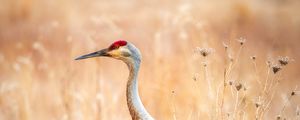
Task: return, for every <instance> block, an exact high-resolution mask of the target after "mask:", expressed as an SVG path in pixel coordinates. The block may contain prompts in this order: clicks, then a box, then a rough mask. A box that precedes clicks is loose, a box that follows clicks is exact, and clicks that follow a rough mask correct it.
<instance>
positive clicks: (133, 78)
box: [125, 59, 153, 120]
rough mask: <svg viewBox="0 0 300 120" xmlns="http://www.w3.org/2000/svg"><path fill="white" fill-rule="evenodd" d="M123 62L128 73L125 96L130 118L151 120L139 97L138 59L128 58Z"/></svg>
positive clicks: (133, 119)
mask: <svg viewBox="0 0 300 120" xmlns="http://www.w3.org/2000/svg"><path fill="white" fill-rule="evenodd" d="M125 63H126V64H127V66H128V68H129V73H130V74H129V78H128V82H127V90H126V96H127V105H128V108H129V111H130V115H131V117H132V120H153V118H152V117H151V116H150V114H149V113H148V112H147V111H146V109H145V107H144V105H143V104H142V102H141V99H140V97H139V92H138V80H137V75H138V71H139V67H140V59H138V60H129V61H126V62H125Z"/></svg>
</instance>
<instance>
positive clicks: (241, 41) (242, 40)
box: [237, 37, 246, 45]
mask: <svg viewBox="0 0 300 120" xmlns="http://www.w3.org/2000/svg"><path fill="white" fill-rule="evenodd" d="M237 41H238V42H239V43H240V45H244V43H245V42H246V39H245V38H243V37H240V38H239V39H238V40H237Z"/></svg>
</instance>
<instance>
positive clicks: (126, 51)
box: [119, 47, 130, 57]
mask: <svg viewBox="0 0 300 120" xmlns="http://www.w3.org/2000/svg"><path fill="white" fill-rule="evenodd" d="M119 50H120V53H121V55H122V56H124V57H129V56H130V51H129V50H128V49H126V47H121V48H120V49H119Z"/></svg>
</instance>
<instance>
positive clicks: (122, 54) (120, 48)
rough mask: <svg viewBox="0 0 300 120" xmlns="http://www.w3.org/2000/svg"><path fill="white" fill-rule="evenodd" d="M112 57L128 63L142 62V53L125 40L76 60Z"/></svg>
mask: <svg viewBox="0 0 300 120" xmlns="http://www.w3.org/2000/svg"><path fill="white" fill-rule="evenodd" d="M101 56H104V57H112V58H115V59H119V60H122V61H124V62H125V63H127V62H128V61H140V59H141V54H140V51H139V50H138V49H137V48H136V47H135V46H134V45H133V44H131V43H129V42H127V41H125V40H117V41H115V42H114V43H112V44H111V45H110V46H109V47H108V48H105V49H102V50H99V51H96V52H93V53H89V54H86V55H82V56H80V57H78V58H76V59H75V60H81V59H86V58H92V57H101Z"/></svg>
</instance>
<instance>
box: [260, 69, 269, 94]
mask: <svg viewBox="0 0 300 120" xmlns="http://www.w3.org/2000/svg"><path fill="white" fill-rule="evenodd" d="M270 70H271V69H270V68H268V72H267V77H266V80H265V81H266V82H265V84H264V89H263V91H262V93H263V94H264V93H265V92H266V90H267V85H268V80H269V75H270Z"/></svg>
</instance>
